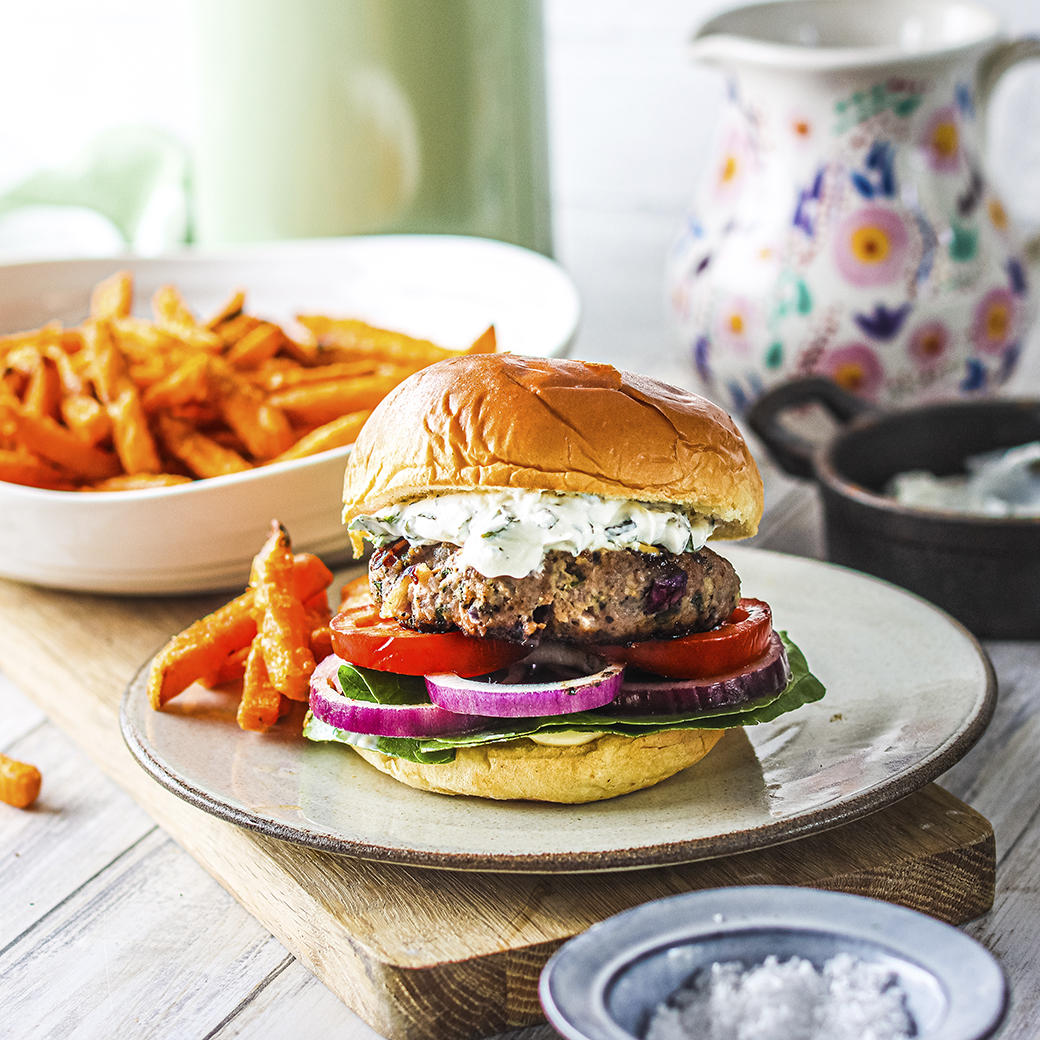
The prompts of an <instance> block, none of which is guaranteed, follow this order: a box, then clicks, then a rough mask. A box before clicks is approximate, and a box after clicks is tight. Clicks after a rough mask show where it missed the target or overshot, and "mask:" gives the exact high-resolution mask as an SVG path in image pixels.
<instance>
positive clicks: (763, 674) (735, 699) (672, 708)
mask: <svg viewBox="0 0 1040 1040" xmlns="http://www.w3.org/2000/svg"><path fill="white" fill-rule="evenodd" d="M790 680H791V665H790V663H789V662H788V660H787V651H786V650H785V649H784V644H783V643H782V642H781V640H780V637H779V636H778V635H777V634H776V633H775V632H773V633H772V634H771V635H770V637H769V649H768V650H767V651H766V652H765V654H764V655H763V656H762V657H760V658H759V659H758V660H757V661H754V662H753V663H751V664H749V665H747V667H745V668H741V669H739V670H738V671H735V672H728V673H727V674H725V675H716V676H712V678H710V679H655V680H653V681H649V682H640V681H638V680H633V679H631V677H630V676H626V677H625V681H624V683H623V685H622V687H621V690H620V692H619V693H618V695H617V696H616V697H615V698H614V702H613V703H612V704H611V705H610V714H611V715H619V716H620V715H644V716H646V715H684V714H688V713H689V712H694V711H711V710H716V709H718V708H735V709H736V708H739V707H740V706H741V705H743V704H746V703H747V702H748V701H753V700H756V699H758V698H759V697H768V696H769V695H771V694H775V693H779V692H780V691H781V690H782V689H783V688H784V687H785V686H786V685H787V684H788V683H789V682H790Z"/></svg>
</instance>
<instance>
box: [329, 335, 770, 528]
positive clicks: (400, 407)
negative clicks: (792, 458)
mask: <svg viewBox="0 0 1040 1040" xmlns="http://www.w3.org/2000/svg"><path fill="white" fill-rule="evenodd" d="M501 488H524V489H528V490H540V491H559V492H572V493H585V494H593V495H600V496H603V497H606V498H626V499H635V500H637V501H641V502H670V503H674V504H679V505H685V506H688V507H691V508H692V509H694V510H695V511H696V512H697V513H700V514H702V515H704V516H711V517H714V518H715V519H716V521H717V526H716V528H715V534H714V537H715V538H744V537H748V536H750V535H753V534H754V533H755V531H756V530H757V528H758V521H759V519H760V518H761V515H762V479H761V477H760V476H759V473H758V468H757V467H756V465H755V462H754V460H753V459H752V457H751V453H750V451H749V450H748V447H747V445H746V444H745V443H744V439H743V437H741V435H740V432H739V431H738V429H737V427H736V425H735V424H734V423H733V420H732V419H730V417H729V416H728V415H727V414H726V413H725V412H724V411H723V410H722V409H721V408H718V407H717V406H716V405H714V404H711V403H710V402H709V401H706V400H705V399H704V398H702V397H698V396H697V395H696V394H692V393H690V392H689V391H686V390H681V389H679V388H677V387H674V386H669V385H668V384H667V383H662V382H659V381H658V380H655V379H651V378H649V377H647V376H640V375H634V374H631V373H627V372H619V371H618V370H617V369H614V368H612V367H611V366H610V365H598V364H590V363H587V362H581V361H569V360H555V359H545V358H529V357H521V356H518V355H515V354H473V355H466V356H463V357H457V358H450V359H449V360H447V361H441V362H439V363H438V364H436V365H432V366H430V367H429V368H425V369H423V370H421V371H420V372H417V373H416V374H415V375H413V376H411V377H409V378H408V379H406V380H405V381H404V382H403V383H401V384H400V386H398V387H397V388H396V389H395V390H394V391H393V392H392V393H391V394H390V395H389V396H388V397H386V398H385V399H384V400H383V401H382V402H381V403H380V404H379V406H378V407H377V408H376V409H375V411H374V412H373V413H372V416H371V418H370V419H369V420H368V422H366V423H365V426H364V428H363V429H362V431H361V434H360V436H359V437H358V440H357V444H356V445H355V447H354V450H353V452H352V454H351V457H350V461H349V462H348V465H347V471H346V479H345V482H344V492H343V500H344V514H343V518H344V521H345V522H349V521H350V520H352V519H353V518H354V517H355V516H358V515H363V514H371V513H375V512H377V511H378V510H380V509H382V508H384V507H385V506H387V505H390V504H391V503H395V502H402V501H407V500H409V499H414V498H421V497H425V496H427V495H430V494H445V493H448V492H453V491H473V490H478V489H501Z"/></svg>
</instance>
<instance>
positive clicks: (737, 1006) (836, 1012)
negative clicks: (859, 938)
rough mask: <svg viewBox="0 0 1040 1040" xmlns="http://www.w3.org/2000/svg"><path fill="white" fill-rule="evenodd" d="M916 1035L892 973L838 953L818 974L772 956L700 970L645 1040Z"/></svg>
mask: <svg viewBox="0 0 1040 1040" xmlns="http://www.w3.org/2000/svg"><path fill="white" fill-rule="evenodd" d="M914 1034H915V1028H914V1022H913V1019H912V1018H911V1016H910V1013H909V1011H908V1010H907V1006H906V993H905V992H904V991H903V989H902V987H901V986H900V985H899V982H898V979H897V978H896V976H895V974H894V973H893V972H892V971H890V970H889V969H888V968H885V967H884V966H883V965H879V964H870V963H867V962H866V961H861V960H859V959H857V958H855V957H852V956H851V955H850V954H847V953H839V954H838V955H837V956H835V957H832V958H831V959H830V960H828V961H827V962H826V963H825V964H824V966H823V970H822V971H817V970H816V968H815V967H814V966H813V964H812V963H811V962H810V961H807V960H804V959H803V958H801V957H792V958H791V959H790V960H788V961H780V960H779V959H778V958H776V957H773V956H770V957H767V958H766V959H765V961H764V962H763V963H762V964H760V965H759V966H758V967H755V968H752V969H750V970H747V971H745V970H744V968H743V966H742V965H740V964H737V963H725V964H719V963H716V964H713V965H712V966H711V968H710V969H702V970H701V971H698V972H697V973H696V975H695V976H694V977H693V978H692V979H691V980H690V981H689V982H688V983H687V984H686V985H685V986H683V987H682V989H679V990H677V991H676V992H675V993H673V994H672V996H671V997H670V998H669V999H668V1002H667V1003H666V1004H662V1005H661V1006H660V1007H659V1008H658V1009H657V1010H656V1011H655V1012H654V1014H653V1016H652V1018H651V1020H650V1025H649V1028H648V1030H647V1032H646V1040H906V1038H908V1037H911V1036H913V1035H914Z"/></svg>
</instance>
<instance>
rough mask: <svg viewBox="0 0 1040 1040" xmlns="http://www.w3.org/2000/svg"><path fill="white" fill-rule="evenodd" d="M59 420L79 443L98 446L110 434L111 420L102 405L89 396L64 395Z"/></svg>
mask: <svg viewBox="0 0 1040 1040" xmlns="http://www.w3.org/2000/svg"><path fill="white" fill-rule="evenodd" d="M59 407H60V410H61V418H62V420H63V421H64V423H65V425H66V426H67V427H68V428H69V429H70V430H71V431H72V432H73V433H74V434H75V435H76V436H77V437H79V439H80V440H81V441H85V442H86V443H87V444H94V445H97V444H100V443H101V442H102V441H103V440H104V439H105V438H106V437H108V436H110V435H111V433H112V419H111V417H110V416H109V414H108V412H107V411H106V410H105V407H104V405H102V404H101V402H100V401H98V400H97V398H95V397H91V396H90V395H89V394H66V395H65V396H64V397H63V398H62V399H61V404H60V406H59Z"/></svg>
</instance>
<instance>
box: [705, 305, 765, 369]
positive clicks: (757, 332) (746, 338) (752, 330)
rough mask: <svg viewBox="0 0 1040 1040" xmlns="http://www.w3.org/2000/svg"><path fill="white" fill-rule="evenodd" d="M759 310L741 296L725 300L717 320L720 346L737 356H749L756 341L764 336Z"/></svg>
mask: <svg viewBox="0 0 1040 1040" xmlns="http://www.w3.org/2000/svg"><path fill="white" fill-rule="evenodd" d="M760 325H761V322H760V321H759V319H758V308H757V307H756V306H755V305H754V304H753V303H752V302H751V301H750V300H747V299H745V298H744V297H741V296H733V297H730V298H729V299H727V300H723V302H722V304H721V306H720V307H719V311H718V318H717V320H716V332H717V337H718V342H719V344H720V345H721V346H722V347H724V348H725V349H727V350H732V351H733V352H734V353H735V354H742V355H745V356H746V355H749V354H751V352H752V351H753V350H754V345H755V342H756V340H757V339H758V338H759V337H760V336H761V335H763V331H762V330H761V329H760Z"/></svg>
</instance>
